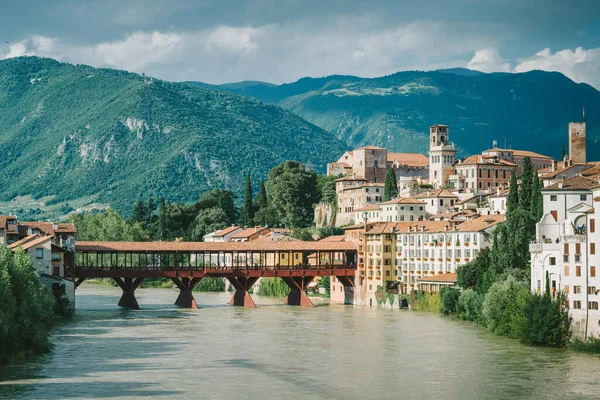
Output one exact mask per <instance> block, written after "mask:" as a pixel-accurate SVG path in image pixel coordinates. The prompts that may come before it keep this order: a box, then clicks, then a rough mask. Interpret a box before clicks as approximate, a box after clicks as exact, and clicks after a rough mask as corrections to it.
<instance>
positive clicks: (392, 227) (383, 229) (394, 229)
mask: <svg viewBox="0 0 600 400" xmlns="http://www.w3.org/2000/svg"><path fill="white" fill-rule="evenodd" d="M450 225H451V223H450V222H449V221H411V222H380V223H378V224H374V225H373V226H372V227H370V229H367V235H380V234H383V233H408V229H409V228H411V229H412V232H411V233H418V232H420V231H421V228H424V232H440V231H443V230H444V227H445V226H447V227H450ZM415 226H416V227H417V231H415V230H414V227H415Z"/></svg>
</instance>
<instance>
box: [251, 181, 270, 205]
mask: <svg viewBox="0 0 600 400" xmlns="http://www.w3.org/2000/svg"><path fill="white" fill-rule="evenodd" d="M266 206H267V189H266V188H265V182H264V181H260V186H259V189H258V194H257V195H256V198H255V199H254V209H255V210H256V211H258V210H261V209H263V208H265V207H266Z"/></svg>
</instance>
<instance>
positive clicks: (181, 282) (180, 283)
mask: <svg viewBox="0 0 600 400" xmlns="http://www.w3.org/2000/svg"><path fill="white" fill-rule="evenodd" d="M171 280H172V281H173V283H175V285H176V286H177V287H178V288H179V296H177V300H175V305H176V306H179V307H181V308H198V304H196V299H194V295H193V294H192V291H193V290H194V288H195V287H196V285H198V283H200V281H201V280H202V278H192V279H190V278H171Z"/></svg>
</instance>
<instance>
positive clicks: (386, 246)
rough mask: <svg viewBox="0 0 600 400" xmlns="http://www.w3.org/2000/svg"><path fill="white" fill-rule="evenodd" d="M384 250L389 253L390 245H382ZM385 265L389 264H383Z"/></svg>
mask: <svg viewBox="0 0 600 400" xmlns="http://www.w3.org/2000/svg"><path fill="white" fill-rule="evenodd" d="M384 251H385V252H386V253H389V252H390V245H389V244H386V245H385V247H384ZM385 265H389V264H385Z"/></svg>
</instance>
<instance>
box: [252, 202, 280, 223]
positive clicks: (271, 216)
mask: <svg viewBox="0 0 600 400" xmlns="http://www.w3.org/2000/svg"><path fill="white" fill-rule="evenodd" d="M254 222H255V223H256V224H258V225H260V226H268V227H277V226H281V224H280V223H279V219H278V217H277V213H276V211H275V210H274V209H273V207H271V206H269V205H267V206H266V207H262V208H260V209H259V210H258V211H256V214H254Z"/></svg>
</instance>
